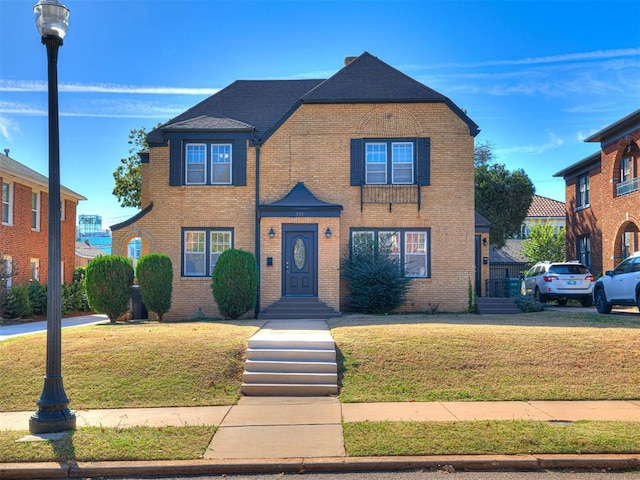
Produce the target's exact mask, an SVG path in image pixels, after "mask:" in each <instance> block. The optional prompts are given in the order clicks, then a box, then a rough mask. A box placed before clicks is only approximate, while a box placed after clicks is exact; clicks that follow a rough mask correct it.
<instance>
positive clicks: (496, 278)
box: [486, 262, 530, 297]
mask: <svg viewBox="0 0 640 480" xmlns="http://www.w3.org/2000/svg"><path fill="white" fill-rule="evenodd" d="M529 268H530V265H529V264H528V263H525V262H510V263H506V262H505V263H497V264H491V265H490V266H489V279H488V280H486V292H487V297H515V296H516V295H518V294H519V293H520V284H521V280H520V277H521V275H523V274H524V273H525V272H526V271H527V270H528V269H529Z"/></svg>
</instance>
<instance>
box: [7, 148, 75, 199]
mask: <svg viewBox="0 0 640 480" xmlns="http://www.w3.org/2000/svg"><path fill="white" fill-rule="evenodd" d="M7 175H10V176H12V177H15V178H17V179H19V180H23V181H25V182H27V183H32V184H35V185H38V186H39V187H42V188H43V190H44V191H47V190H48V189H49V179H48V178H47V177H45V176H44V175H42V174H41V173H38V172H36V171H35V170H33V169H31V168H29V167H27V166H26V165H24V164H22V163H20V162H18V161H17V160H14V159H13V158H10V157H7V156H6V155H3V154H1V153H0V177H6V176H7ZM60 193H61V194H63V195H66V196H68V197H72V198H75V199H76V200H86V198H85V197H83V196H82V195H80V194H79V193H76V192H74V191H73V190H69V189H68V188H66V187H65V186H63V185H61V186H60Z"/></svg>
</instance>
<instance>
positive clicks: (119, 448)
mask: <svg viewBox="0 0 640 480" xmlns="http://www.w3.org/2000/svg"><path fill="white" fill-rule="evenodd" d="M215 431H216V428H215V427H210V426H199V427H198V426H187V427H184V426H183V427H134V428H123V429H115V428H99V427H86V428H81V429H79V430H76V431H73V432H70V433H69V435H68V436H66V437H64V438H63V439H61V440H57V441H55V442H52V441H37V442H18V441H17V440H19V439H20V438H22V437H24V436H25V435H28V434H29V432H26V431H24V432H17V431H10V432H8V431H0V463H2V462H46V461H49V462H51V461H57V462H62V461H65V460H77V461H116V460H189V459H197V458H202V455H203V454H204V452H205V450H206V449H207V447H208V446H209V443H210V442H211V439H212V438H213V435H214V433H215Z"/></svg>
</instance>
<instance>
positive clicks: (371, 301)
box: [341, 239, 411, 315]
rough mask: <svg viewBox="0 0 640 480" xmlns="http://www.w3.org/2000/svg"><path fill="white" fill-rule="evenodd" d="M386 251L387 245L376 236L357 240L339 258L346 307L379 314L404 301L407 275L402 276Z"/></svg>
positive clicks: (394, 259)
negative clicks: (344, 254) (347, 304)
mask: <svg viewBox="0 0 640 480" xmlns="http://www.w3.org/2000/svg"><path fill="white" fill-rule="evenodd" d="M387 251H388V246H387V245H384V242H382V241H380V240H379V239H376V240H374V241H362V239H361V240H359V242H358V244H357V245H354V250H353V252H351V254H350V255H346V256H345V257H343V259H342V262H341V270H342V273H341V277H342V278H343V279H344V280H345V281H346V282H347V286H348V287H349V292H350V293H349V294H348V295H347V300H348V301H349V307H350V309H352V310H354V311H356V312H362V313H373V314H378V315H380V314H385V313H389V312H391V311H392V310H393V309H395V308H398V307H400V306H401V305H403V304H404V302H405V301H406V296H407V291H408V290H409V284H410V282H411V278H408V277H405V276H404V274H403V273H402V268H401V266H400V262H399V261H398V259H397V258H396V257H394V256H391V255H387V254H386V252H387Z"/></svg>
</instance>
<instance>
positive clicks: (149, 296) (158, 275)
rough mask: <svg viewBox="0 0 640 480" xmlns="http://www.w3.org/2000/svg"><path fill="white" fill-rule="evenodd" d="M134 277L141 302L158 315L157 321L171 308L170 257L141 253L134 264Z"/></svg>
mask: <svg viewBox="0 0 640 480" xmlns="http://www.w3.org/2000/svg"><path fill="white" fill-rule="evenodd" d="M136 278H137V279H138V285H139V286H140V296H141V297H142V303H144V305H145V306H146V307H147V310H149V311H151V312H155V313H156V314H157V315H158V321H159V322H162V317H163V316H164V314H165V313H167V312H168V311H169V309H170V308H171V294H172V292H173V267H172V265H171V259H170V258H169V257H168V256H167V255H165V254H163V253H150V254H148V255H143V256H142V257H140V259H139V260H138V265H137V266H136Z"/></svg>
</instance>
